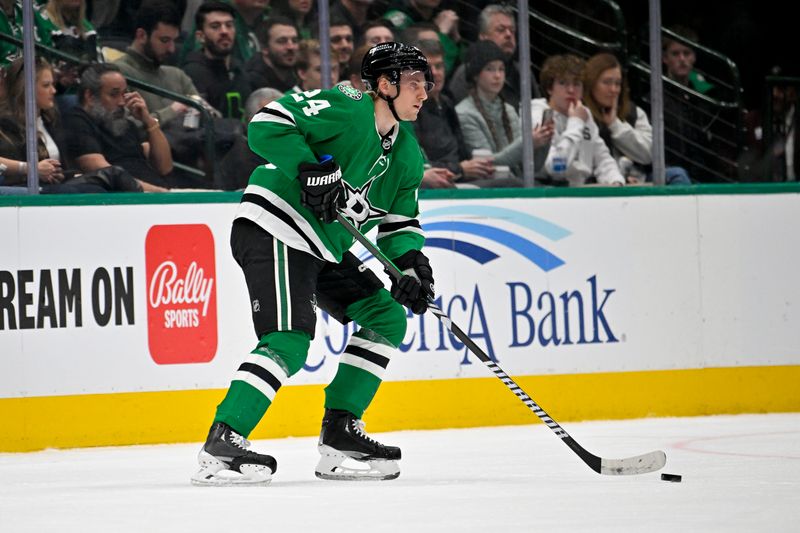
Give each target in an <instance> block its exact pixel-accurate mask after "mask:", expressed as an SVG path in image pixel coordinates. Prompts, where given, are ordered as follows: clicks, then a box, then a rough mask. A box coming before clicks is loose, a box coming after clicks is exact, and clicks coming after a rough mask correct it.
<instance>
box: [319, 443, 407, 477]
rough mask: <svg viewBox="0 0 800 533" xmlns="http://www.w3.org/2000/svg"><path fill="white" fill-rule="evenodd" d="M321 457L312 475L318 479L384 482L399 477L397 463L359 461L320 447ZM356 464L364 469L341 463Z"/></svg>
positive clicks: (371, 460) (331, 449)
mask: <svg viewBox="0 0 800 533" xmlns="http://www.w3.org/2000/svg"><path fill="white" fill-rule="evenodd" d="M320 454H321V457H320V459H319V463H317V468H316V470H315V472H314V474H315V475H316V476H317V477H318V478H320V479H327V480H335V481H384V480H389V479H396V478H397V477H398V476H400V467H399V466H398V465H397V461H387V460H379V459H368V460H359V459H355V458H352V457H348V456H346V455H344V454H343V453H341V452H338V451H336V450H334V449H333V448H329V447H328V446H320ZM345 461H348V462H349V463H356V464H361V465H364V464H366V467H364V468H355V467H351V466H348V465H344V464H343V463H344V462H345Z"/></svg>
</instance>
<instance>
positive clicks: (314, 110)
mask: <svg viewBox="0 0 800 533" xmlns="http://www.w3.org/2000/svg"><path fill="white" fill-rule="evenodd" d="M319 92H320V89H314V90H313V91H304V92H302V93H292V98H294V101H295V102H298V103H299V102H302V101H303V100H305V103H306V104H308V105H306V106H305V107H303V108H302V109H303V113H305V114H306V116H307V117H310V116H311V115H318V114H319V112H320V111H322V110H323V109H325V108H326V107H330V106H331V103H330V102H329V101H327V100H306V99H307V98H314V97H315V96H317V95H318V94H319Z"/></svg>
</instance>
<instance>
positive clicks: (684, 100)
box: [662, 26, 733, 181]
mask: <svg viewBox="0 0 800 533" xmlns="http://www.w3.org/2000/svg"><path fill="white" fill-rule="evenodd" d="M672 31H673V32H674V33H675V34H676V35H678V36H679V37H680V38H681V39H683V40H680V41H679V40H677V39H674V38H665V39H664V41H663V45H662V60H663V63H664V66H665V71H666V72H665V74H666V76H667V78H669V79H671V80H673V81H675V82H676V83H677V84H678V87H676V86H675V84H671V83H664V144H665V151H666V153H665V157H666V160H667V161H666V162H667V164H668V165H674V164H680V165H681V166H682V167H685V168H686V169H687V170H688V172H689V174H690V175H691V176H692V177H693V178H694V179H696V180H699V181H708V180H709V179H714V176H715V175H716V174H717V173H724V172H725V170H724V169H720V168H719V166H720V163H719V160H718V158H717V154H718V153H720V152H718V150H717V149H715V148H714V147H713V140H714V139H713V136H712V134H711V129H710V128H709V127H708V125H709V122H710V121H711V122H713V120H714V119H713V114H709V110H707V109H703V103H702V102H700V101H698V99H697V98H695V97H693V96H692V94H691V92H690V91H692V90H693V91H695V92H698V93H701V94H704V95H706V96H712V97H713V95H714V94H713V93H714V86H713V85H711V84H710V83H708V82H706V81H705V79H703V77H702V76H701V75H700V74H699V73H697V72H696V71H695V70H694V66H695V60H696V57H695V53H694V50H693V49H692V48H691V47H690V46H689V43H690V42H697V34H696V33H695V32H694V31H692V30H691V29H689V28H686V27H683V26H674V27H673V28H672ZM732 157H733V156H732Z"/></svg>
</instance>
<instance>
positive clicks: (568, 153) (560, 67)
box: [479, 41, 625, 187]
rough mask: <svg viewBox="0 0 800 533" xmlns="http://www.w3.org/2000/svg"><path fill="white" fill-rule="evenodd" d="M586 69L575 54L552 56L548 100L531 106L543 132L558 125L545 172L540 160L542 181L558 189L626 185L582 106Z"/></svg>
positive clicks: (545, 73) (545, 76)
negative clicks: (567, 186) (596, 184)
mask: <svg viewBox="0 0 800 533" xmlns="http://www.w3.org/2000/svg"><path fill="white" fill-rule="evenodd" d="M479 42H483V41H479ZM584 66H585V62H584V61H583V60H582V59H580V58H579V57H576V56H574V55H571V54H564V55H555V56H550V57H548V58H547V59H546V60H545V62H544V65H543V66H542V71H541V74H540V82H541V84H542V90H543V91H544V92H545V94H547V98H546V99H545V98H536V99H534V100H533V101H532V102H531V119H532V121H533V123H534V124H536V125H537V127H540V126H541V125H542V124H545V125H547V124H548V123H552V126H551V127H553V126H554V127H555V130H554V132H553V134H552V138H551V140H550V147H549V149H548V151H547V157H546V158H544V165H543V167H541V166H540V165H538V163H539V162H540V161H542V159H543V158H540V157H534V160H535V162H536V163H537V169H536V172H537V176H538V177H540V178H541V179H542V181H544V182H545V183H548V182H549V183H552V184H553V185H567V184H568V185H570V186H573V187H574V186H580V185H584V184H586V183H591V182H593V181H596V182H597V183H599V184H602V185H625V178H624V177H623V176H622V174H621V173H620V170H619V166H617V162H616V161H615V160H614V158H613V157H611V152H609V150H608V147H607V146H606V143H605V142H603V139H602V138H600V132H599V130H598V128H597V124H596V123H595V122H594V120H592V114H591V113H590V112H589V110H588V109H587V108H586V107H585V106H584V105H583V104H582V103H581V98H582V97H583V70H584ZM547 115H550V118H548V117H547Z"/></svg>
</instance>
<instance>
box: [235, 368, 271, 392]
mask: <svg viewBox="0 0 800 533" xmlns="http://www.w3.org/2000/svg"><path fill="white" fill-rule="evenodd" d="M239 370H241V371H242V372H249V373H251V374H253V375H255V376H258V377H259V378H261V379H262V380H264V381H265V382H266V383H267V384H268V385H269V386H270V387H272V389H273V390H274V391H275V392H278V389H280V388H281V381H280V380H279V379H278V378H276V377H275V376H273V375H272V373H271V372H270V371H269V370H267V369H266V368H264V367H263V366H258V365H257V364H255V363H242V366H240V367H239Z"/></svg>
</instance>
